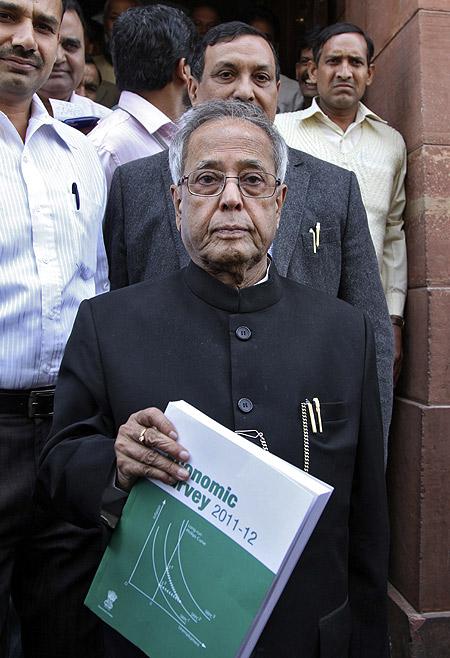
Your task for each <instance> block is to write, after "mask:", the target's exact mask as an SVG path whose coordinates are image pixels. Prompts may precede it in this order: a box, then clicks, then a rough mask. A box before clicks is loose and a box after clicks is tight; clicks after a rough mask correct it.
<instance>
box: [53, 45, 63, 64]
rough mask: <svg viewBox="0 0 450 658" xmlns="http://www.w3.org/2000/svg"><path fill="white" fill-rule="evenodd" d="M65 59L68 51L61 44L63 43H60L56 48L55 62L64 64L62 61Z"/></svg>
mask: <svg viewBox="0 0 450 658" xmlns="http://www.w3.org/2000/svg"><path fill="white" fill-rule="evenodd" d="M65 59H66V51H65V50H64V48H63V47H62V46H61V44H60V43H58V48H57V49H56V59H55V64H62V62H64V61H65Z"/></svg>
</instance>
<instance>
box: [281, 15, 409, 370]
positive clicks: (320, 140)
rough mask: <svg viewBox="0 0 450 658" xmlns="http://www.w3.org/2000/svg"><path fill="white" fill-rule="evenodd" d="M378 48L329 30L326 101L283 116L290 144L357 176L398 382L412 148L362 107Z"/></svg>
mask: <svg viewBox="0 0 450 658" xmlns="http://www.w3.org/2000/svg"><path fill="white" fill-rule="evenodd" d="M373 53H374V46H373V43H372V41H371V39H370V38H369V37H368V36H367V35H366V34H365V33H364V32H363V31H362V30H361V29H360V28H359V27H357V26H356V25H352V24H350V23H336V24H335V25H331V26H329V27H326V28H324V29H323V30H322V31H321V32H320V33H319V35H318V37H317V38H316V40H315V42H314V48H313V56H314V62H312V63H310V65H309V66H310V68H309V73H310V77H311V80H312V81H313V82H315V83H316V84H317V93H318V96H319V98H318V99H314V100H313V102H312V105H311V107H310V108H309V109H306V110H301V111H299V112H291V113H288V114H283V115H281V116H277V118H276V120H275V125H276V126H277V127H278V129H279V130H280V132H281V134H282V135H283V137H284V139H285V140H286V142H287V144H289V146H291V147H293V148H296V149H302V150H303V151H306V152H307V153H310V154H311V155H314V156H316V157H317V158H322V159H323V160H326V161H327V162H331V163H333V164H336V165H339V166H340V167H344V168H345V169H349V170H350V171H354V172H355V174H356V177H357V178H358V182H359V186H360V189H361V195H362V198H363V202H364V205H365V208H366V212H367V219H368V222H369V229H370V233H371V237H372V240H373V243H374V247H375V252H376V254H377V260H378V267H379V270H380V274H381V278H382V281H383V288H384V292H385V295H386V301H387V305H388V309H389V314H390V317H391V322H392V328H393V332H394V349H395V362H394V382H395V381H396V380H397V378H398V376H399V373H400V367H401V361H402V328H403V324H404V322H403V309H404V306H405V299H406V290H407V265H406V243H405V233H404V231H403V219H402V214H403V210H404V207H405V186H404V180H405V174H406V148H405V143H404V141H403V138H402V136H401V135H400V133H398V132H397V131H396V130H394V129H393V128H390V127H389V126H387V125H386V122H385V121H383V119H380V117H379V116H377V115H376V114H375V113H374V112H371V111H370V110H369V109H368V108H367V107H366V106H365V105H363V104H362V103H361V99H362V97H363V96H364V94H365V91H366V89H367V87H368V86H370V85H371V84H372V82H373V76H374V65H373V63H372V59H373Z"/></svg>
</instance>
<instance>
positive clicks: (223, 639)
mask: <svg viewBox="0 0 450 658" xmlns="http://www.w3.org/2000/svg"><path fill="white" fill-rule="evenodd" d="M165 413H166V415H167V416H168V418H170V420H171V421H172V422H173V424H174V425H175V427H176V428H177V431H178V434H179V437H180V442H181V443H182V444H183V445H184V446H185V447H186V448H187V449H188V450H189V452H190V454H191V460H190V462H189V463H188V464H185V467H186V468H187V469H188V470H189V472H190V479H189V480H188V481H187V482H178V483H177V484H176V485H174V486H170V485H166V484H163V483H162V482H158V481H153V480H152V481H149V480H140V481H139V482H138V483H137V484H136V485H135V486H134V487H133V489H132V491H131V493H130V495H129V497H128V501H127V503H126V505H125V508H124V510H123V514H122V517H121V520H120V522H119V524H118V526H117V528H116V530H115V531H114V534H113V536H112V539H111V541H110V544H109V546H108V548H107V550H106V552H105V555H104V557H103V560H102V562H101V564H100V566H99V569H98V571H97V574H96V576H95V578H94V581H93V583H92V586H91V588H90V590H89V593H88V596H87V598H86V605H87V606H88V607H89V608H90V609H91V610H92V611H93V612H94V613H95V614H97V615H98V616H99V617H100V618H101V619H102V620H103V621H104V622H106V623H108V624H109V625H111V626H112V627H113V628H115V629H116V630H117V631H118V632H120V633H121V634H122V635H124V636H125V637H126V638H128V639H129V640H130V641H131V642H133V643H134V644H136V645H137V646H138V647H139V648H140V649H142V650H143V651H144V652H145V653H146V654H147V655H149V656H151V658H168V657H169V656H175V655H178V656H182V657H183V658H196V657H202V658H218V656H220V658H236V657H239V658H248V656H250V654H251V652H252V650H253V648H254V646H255V644H256V642H257V639H258V637H259V635H260V634H261V632H262V630H263V628H264V625H265V623H266V622H267V619H268V617H269V616H270V613H271V611H272V609H273V607H274V605H275V603H276V601H277V600H278V598H279V596H280V594H281V592H282V590H283V587H284V585H285V584H286V582H287V580H288V578H289V575H290V573H291V572H292V569H293V568H294V566H295V564H296V563H297V561H298V558H299V557H300V554H301V552H302V550H303V548H304V546H305V544H306V542H307V541H308V539H309V536H310V534H311V532H312V530H313V529H314V526H315V525H316V523H317V521H318V519H319V517H320V514H321V513H322V511H323V509H324V507H325V505H326V502H327V500H328V498H329V496H330V495H331V492H332V488H331V487H329V486H328V485H326V484H325V483H323V482H320V481H319V480H317V479H316V478H314V477H312V476H310V475H308V474H306V473H304V472H303V471H302V470H300V469H297V468H296V467H294V466H292V465H291V464H288V463H287V462H285V461H283V460H282V459H280V458H278V457H276V456H275V455H272V454H270V453H268V452H267V451H264V450H262V449H260V448H259V447H257V446H255V445H253V444H252V443H250V442H248V441H246V440H245V439H243V438H241V437H240V436H238V435H237V434H235V433H234V432H232V431H231V430H228V429H227V428H225V427H223V426H222V425H220V424H219V423H216V422H215V421H214V420H212V419H211V418H209V417H208V416H206V415H205V414H203V413H201V412H200V411H198V410H197V409H195V408H194V407H192V406H191V405H189V404H187V403H186V402H183V401H179V402H171V403H170V404H169V405H168V407H167V409H166V412H165Z"/></svg>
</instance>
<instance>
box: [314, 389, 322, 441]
mask: <svg viewBox="0 0 450 658" xmlns="http://www.w3.org/2000/svg"><path fill="white" fill-rule="evenodd" d="M313 402H314V406H315V407H316V413H317V420H318V422H319V432H320V433H322V432H323V428H322V416H321V413H320V401H319V398H313Z"/></svg>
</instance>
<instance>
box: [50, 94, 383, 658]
mask: <svg viewBox="0 0 450 658" xmlns="http://www.w3.org/2000/svg"><path fill="white" fill-rule="evenodd" d="M170 164H171V171H172V176H173V181H174V183H173V185H172V196H173V203H174V206H175V213H176V222H177V227H178V230H179V231H180V233H181V238H182V240H183V243H184V245H185V247H186V250H187V252H188V253H189V256H190V258H191V262H190V263H189V265H188V266H187V267H186V268H184V269H182V270H181V271H179V272H177V273H176V274H173V275H172V276H170V277H168V278H166V279H164V280H161V281H159V282H157V283H154V282H149V281H146V282H144V283H142V284H139V285H137V286H130V287H128V288H124V289H122V290H119V291H115V292H113V293H111V294H109V295H107V296H103V297H102V298H98V299H97V300H93V301H92V302H91V301H89V302H86V303H84V304H83V305H82V307H81V308H80V312H79V316H78V319H77V322H76V325H75V328H74V331H73V333H72V337H71V339H70V342H69V345H68V347H67V350H66V354H65V357H64V363H63V366H62V369H61V377H60V380H59V383H58V391H57V402H56V411H55V420H54V427H53V430H54V436H53V438H52V440H51V443H50V444H49V445H48V446H47V448H46V450H45V454H44V459H43V465H42V470H41V475H40V485H39V491H40V495H41V496H42V498H43V500H46V501H47V504H49V505H50V506H52V507H53V509H54V510H55V512H56V513H57V514H58V515H61V516H63V517H65V518H66V519H67V520H70V521H71V522H72V523H78V524H80V525H82V526H86V527H90V526H93V527H99V526H100V523H101V517H103V518H104V519H105V520H107V521H108V522H109V523H110V524H111V525H114V523H113V522H111V513H112V512H113V510H114V505H117V504H118V502H120V500H121V499H122V500H124V499H125V498H126V496H127V492H128V491H129V490H130V488H131V487H132V485H133V483H134V482H135V481H136V479H137V478H139V477H153V478H157V479H160V480H162V481H164V482H166V483H175V482H176V480H177V479H181V480H185V479H187V477H188V473H187V471H186V470H185V469H184V468H182V467H180V466H179V464H178V463H177V461H172V459H171V458H173V459H175V460H183V461H185V460H187V459H189V454H188V453H187V451H186V450H185V449H184V448H183V446H182V445H181V443H182V442H178V441H177V433H176V427H173V426H172V425H171V424H170V422H169V421H168V420H167V419H166V417H165V416H164V415H163V413H162V411H160V409H164V408H165V406H166V404H167V403H168V402H169V401H170V400H172V399H180V398H183V399H185V400H186V401H188V402H190V403H191V404H193V405H195V406H196V407H198V408H199V409H201V410H202V411H203V412H205V413H207V414H208V415H210V416H211V417H213V418H215V419H216V420H218V421H219V422H221V423H222V424H224V425H226V426H227V427H229V428H230V429H232V430H250V429H254V428H258V430H259V431H260V432H262V434H263V436H264V437H265V438H266V443H267V447H268V449H269V450H271V451H273V452H274V453H276V454H277V455H279V456H280V457H281V458H283V459H285V460H287V461H289V462H291V463H293V464H295V465H296V466H298V467H300V468H303V467H304V466H305V463H306V462H307V461H308V460H309V471H310V473H312V474H313V475H315V476H317V477H319V478H321V479H323V480H325V481H327V482H329V483H330V484H332V485H333V487H334V488H335V490H334V493H333V497H332V499H331V501H330V503H329V505H328V507H327V509H326V511H325V514H324V515H323V517H322V519H321V520H320V521H319V524H318V526H317V528H316V530H315V532H314V534H313V536H312V538H311V540H310V542H309V545H308V546H307V548H306V550H305V552H304V554H303V556H302V558H301V560H300V561H299V563H298V565H297V567H296V569H295V570H294V572H293V575H292V576H291V579H290V581H289V583H288V585H287V587H286V589H285V591H284V593H283V595H282V596H281V599H280V601H279V603H278V604H277V606H276V608H275V610H274V613H273V615H272V617H271V619H270V620H269V623H268V625H267V628H266V629H265V631H264V633H263V635H262V637H261V639H260V641H259V644H258V647H257V649H256V654H255V655H257V656H264V658H279V657H284V658H288V657H289V658H291V657H292V656H295V655H298V656H302V658H315V657H316V656H317V655H319V654H318V651H319V646H320V647H321V655H322V656H328V655H329V656H331V655H333V656H340V657H341V656H342V657H343V656H352V657H353V656H355V657H356V656H364V658H385V657H386V656H387V645H386V639H387V633H386V569H387V517H386V497H385V485H384V470H383V438H382V428H381V418H380V412H379V399H378V389H377V377H376V367H375V351H374V344H373V335H372V331H371V328H370V325H369V323H368V321H367V320H366V319H365V318H364V316H363V314H362V313H361V312H360V311H358V310H356V309H354V308H353V307H351V306H350V305H349V304H346V303H344V302H342V301H340V300H336V299H334V298H333V297H331V296H329V295H326V294H324V293H322V292H319V291H317V290H313V289H311V288H307V287H305V286H302V285H300V284H297V283H295V282H293V281H290V280H288V279H285V278H283V277H281V276H280V275H279V274H278V273H277V271H276V268H275V265H274V263H273V262H271V260H270V259H268V256H267V252H268V249H269V247H270V245H271V244H272V242H273V240H274V237H275V234H276V231H277V227H278V225H279V222H280V215H281V208H282V206H283V202H284V199H285V194H286V186H285V185H284V184H283V178H284V171H285V168H286V147H285V145H284V142H283V141H282V139H281V138H280V136H279V135H278V134H277V132H276V131H275V130H274V129H273V127H272V125H271V123H270V122H269V121H268V120H267V118H266V117H265V116H264V114H263V113H262V112H261V111H260V110H259V108H257V107H254V106H252V105H249V104H245V103H237V102H227V101H214V102H211V103H207V104H204V105H200V106H199V107H197V108H194V109H192V110H190V112H189V113H188V115H187V116H186V120H185V123H184V125H183V127H182V128H181V130H180V132H179V133H178V135H177V136H176V137H175V138H174V141H173V143H172V145H171V147H170ZM313 397H317V398H319V400H320V404H321V409H322V431H321V432H319V433H314V431H313V428H312V427H311V426H310V427H309V428H308V432H309V439H308V446H307V448H304V442H303V438H301V437H302V424H301V417H300V415H299V412H300V409H301V405H302V402H304V401H305V400H306V399H312V398H313ZM308 422H309V421H307V423H308ZM305 435H306V432H305ZM74 559H76V556H74ZM149 632H150V633H151V629H149ZM114 646H115V647H116V650H114ZM127 651H128V653H127ZM116 655H117V656H121V657H123V656H128V655H129V656H138V655H142V654H141V653H140V652H137V650H135V649H133V648H132V647H129V648H128V649H125V645H124V644H121V643H120V641H119V640H117V639H116V642H115V643H113V644H112V645H111V646H110V647H109V648H108V657H112V656H116Z"/></svg>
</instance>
